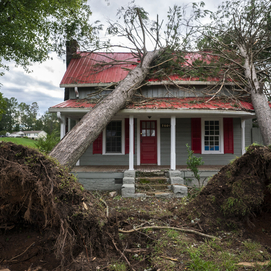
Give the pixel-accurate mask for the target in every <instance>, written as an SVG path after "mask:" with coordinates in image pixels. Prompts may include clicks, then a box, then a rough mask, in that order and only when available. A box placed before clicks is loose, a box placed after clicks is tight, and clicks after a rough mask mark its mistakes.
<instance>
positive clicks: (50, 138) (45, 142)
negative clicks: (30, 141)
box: [35, 132, 60, 153]
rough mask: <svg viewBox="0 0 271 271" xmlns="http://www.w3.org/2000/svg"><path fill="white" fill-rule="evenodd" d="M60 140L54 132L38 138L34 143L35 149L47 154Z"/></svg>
mask: <svg viewBox="0 0 271 271" xmlns="http://www.w3.org/2000/svg"><path fill="white" fill-rule="evenodd" d="M59 140H60V138H59V136H58V135H57V133H56V132H53V133H51V134H47V137H46V138H44V137H40V138H38V140H37V142H36V143H35V144H36V146H37V148H38V149H39V150H40V151H41V152H44V153H49V152H50V151H51V150H52V149H53V148H54V146H55V145H56V144H57V143H58V142H59Z"/></svg>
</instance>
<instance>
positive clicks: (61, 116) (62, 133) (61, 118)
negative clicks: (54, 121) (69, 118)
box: [57, 112, 66, 139]
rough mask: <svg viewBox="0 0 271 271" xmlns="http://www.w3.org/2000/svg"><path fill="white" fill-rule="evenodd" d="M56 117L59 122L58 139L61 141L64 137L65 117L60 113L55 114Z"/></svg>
mask: <svg viewBox="0 0 271 271" xmlns="http://www.w3.org/2000/svg"><path fill="white" fill-rule="evenodd" d="M57 117H58V119H59V120H60V139H62V138H63V137H64V136H65V131H66V121H65V116H63V115H62V114H61V113H60V112H57Z"/></svg>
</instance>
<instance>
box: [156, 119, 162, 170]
mask: <svg viewBox="0 0 271 271" xmlns="http://www.w3.org/2000/svg"><path fill="white" fill-rule="evenodd" d="M156 124H157V127H156V132H157V137H156V138H157V142H156V144H157V166H160V165H161V134H160V118H159V119H157V120H156Z"/></svg>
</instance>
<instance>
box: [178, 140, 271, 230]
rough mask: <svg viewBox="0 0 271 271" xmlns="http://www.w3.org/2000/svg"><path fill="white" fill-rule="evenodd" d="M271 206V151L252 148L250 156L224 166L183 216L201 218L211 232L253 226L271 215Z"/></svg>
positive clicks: (190, 204) (265, 148)
mask: <svg viewBox="0 0 271 271" xmlns="http://www.w3.org/2000/svg"><path fill="white" fill-rule="evenodd" d="M270 203H271V150H270V148H268V147H265V146H253V145H251V146H250V147H249V148H248V149H247V152H246V154H244V155H243V156H241V157H240V158H237V159H235V160H234V161H233V162H232V163H230V164H229V165H226V166H224V167H223V168H222V169H221V170H220V171H219V173H218V174H216V175H215V176H214V177H213V178H212V179H211V180H210V181H209V182H208V184H207V185H206V186H205V187H204V188H203V189H202V191H201V192H200V193H199V195H198V196H197V197H196V198H195V199H194V200H192V201H191V202H190V203H189V205H188V206H187V208H186V209H185V210H183V211H182V210H181V211H180V212H179V215H181V216H183V215H185V216H187V217H190V218H191V219H195V218H200V220H201V221H202V222H203V224H204V225H206V226H207V227H208V228H209V229H212V228H213V229H217V227H220V228H232V227H239V226H240V225H241V224H244V223H246V224H250V225H251V226H253V218H254V217H256V216H257V215H259V214H261V213H262V212H269V213H270V212H271V207H270ZM205 228H206V227H205ZM206 230H207V228H206Z"/></svg>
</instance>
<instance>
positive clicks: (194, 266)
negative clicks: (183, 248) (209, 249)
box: [188, 252, 220, 271]
mask: <svg viewBox="0 0 271 271" xmlns="http://www.w3.org/2000/svg"><path fill="white" fill-rule="evenodd" d="M200 256H201V255H200V253H199V252H197V253H193V252H190V257H191V262H190V263H189V265H188V270H193V271H196V270H198V271H204V270H206V271H219V270H220V269H219V268H218V267H217V266H216V264H215V263H213V262H211V261H205V260H203V259H201V258H200Z"/></svg>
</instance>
